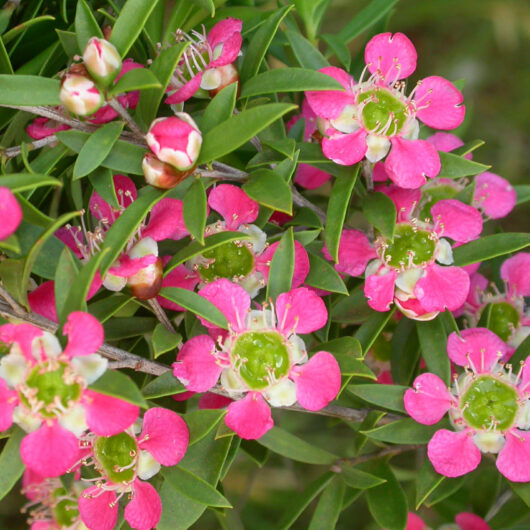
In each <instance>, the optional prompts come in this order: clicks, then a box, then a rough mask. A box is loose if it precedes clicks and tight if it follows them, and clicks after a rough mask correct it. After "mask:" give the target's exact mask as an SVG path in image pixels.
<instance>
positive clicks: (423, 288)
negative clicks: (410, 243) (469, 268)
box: [414, 263, 470, 313]
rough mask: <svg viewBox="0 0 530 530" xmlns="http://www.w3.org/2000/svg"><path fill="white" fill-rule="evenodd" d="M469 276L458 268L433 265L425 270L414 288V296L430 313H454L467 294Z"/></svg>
mask: <svg viewBox="0 0 530 530" xmlns="http://www.w3.org/2000/svg"><path fill="white" fill-rule="evenodd" d="M469 283H470V282H469V275H468V274H467V272H466V271H465V270H463V269H461V268H460V267H441V266H440V265H436V264H435V263H433V264H431V265H428V266H427V267H426V268H425V273H424V275H423V277H421V278H420V279H419V280H418V282H417V283H416V286H415V287H414V295H415V296H416V298H417V299H418V300H419V301H420V303H421V305H422V307H423V309H425V311H427V312H428V313H430V312H432V311H444V310H445V309H449V311H454V310H455V309H458V308H459V307H460V306H461V305H462V304H463V303H464V302H465V301H466V298H467V294H468V293H469Z"/></svg>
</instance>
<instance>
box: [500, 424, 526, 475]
mask: <svg viewBox="0 0 530 530" xmlns="http://www.w3.org/2000/svg"><path fill="white" fill-rule="evenodd" d="M529 462H530V431H520V430H518V429H514V431H513V432H510V431H508V432H507V433H506V443H505V444H504V447H503V448H502V449H501V451H500V453H499V456H498V457H497V469H498V470H499V471H500V472H501V473H502V474H503V475H504V476H505V477H506V478H507V479H508V480H511V481H512V482H530V465H528V464H529Z"/></svg>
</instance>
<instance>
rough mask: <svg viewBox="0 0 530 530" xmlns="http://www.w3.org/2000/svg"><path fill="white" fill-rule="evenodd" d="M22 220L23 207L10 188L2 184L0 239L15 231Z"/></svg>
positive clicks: (0, 194) (0, 188) (0, 191)
mask: <svg viewBox="0 0 530 530" xmlns="http://www.w3.org/2000/svg"><path fill="white" fill-rule="evenodd" d="M20 221H22V208H21V207H20V205H19V204H18V201H17V199H16V197H15V196H14V195H13V192H12V191H11V190H10V189H9V188H4V187H3V186H0V241H2V240H3V239H6V238H8V237H9V236H10V235H11V234H13V233H14V232H15V230H16V229H17V228H18V225H19V224H20Z"/></svg>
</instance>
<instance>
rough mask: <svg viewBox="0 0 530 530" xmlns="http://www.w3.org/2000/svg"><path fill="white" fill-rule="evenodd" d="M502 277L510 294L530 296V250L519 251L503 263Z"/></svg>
mask: <svg viewBox="0 0 530 530" xmlns="http://www.w3.org/2000/svg"><path fill="white" fill-rule="evenodd" d="M501 278H502V279H503V280H504V281H505V282H507V283H508V286H509V288H510V295H517V296H530V252H518V253H517V254H515V255H514V256H512V257H511V258H508V259H507V260H505V261H504V263H503V264H502V265H501Z"/></svg>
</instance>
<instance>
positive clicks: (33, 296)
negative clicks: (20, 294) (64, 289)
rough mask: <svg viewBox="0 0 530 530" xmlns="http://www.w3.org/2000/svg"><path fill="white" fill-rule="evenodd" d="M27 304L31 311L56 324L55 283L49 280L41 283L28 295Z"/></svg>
mask: <svg viewBox="0 0 530 530" xmlns="http://www.w3.org/2000/svg"><path fill="white" fill-rule="evenodd" d="M28 302H29V306H30V307H31V310H32V311H33V312H34V313H37V315H40V316H42V317H44V318H47V319H49V320H53V321H54V322H58V321H59V319H58V318H57V310H56V308H55V282H54V281H53V280H49V281H47V282H44V283H41V284H40V285H39V286H38V287H37V288H36V289H33V291H31V292H30V293H28Z"/></svg>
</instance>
